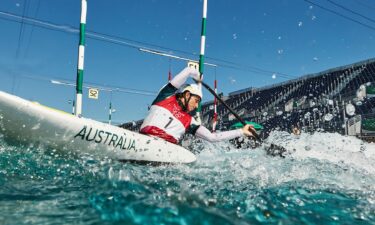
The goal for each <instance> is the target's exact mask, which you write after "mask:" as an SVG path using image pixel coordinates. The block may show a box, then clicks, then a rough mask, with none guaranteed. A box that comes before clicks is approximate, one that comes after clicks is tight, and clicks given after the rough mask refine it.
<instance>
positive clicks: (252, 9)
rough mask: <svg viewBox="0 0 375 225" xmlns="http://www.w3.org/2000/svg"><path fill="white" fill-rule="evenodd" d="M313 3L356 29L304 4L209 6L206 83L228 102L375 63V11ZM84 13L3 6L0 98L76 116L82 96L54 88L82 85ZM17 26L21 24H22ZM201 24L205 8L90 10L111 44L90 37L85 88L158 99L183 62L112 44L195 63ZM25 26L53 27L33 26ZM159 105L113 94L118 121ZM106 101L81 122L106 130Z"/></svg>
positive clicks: (18, 2)
mask: <svg viewBox="0 0 375 225" xmlns="http://www.w3.org/2000/svg"><path fill="white" fill-rule="evenodd" d="M310 1H311V2H314V3H316V4H319V5H321V6H323V7H325V8H328V9H331V10H334V11H335V12H337V13H340V14H342V15H345V16H346V17H348V18H349V20H348V19H345V18H343V17H340V16H338V15H337V14H334V13H332V12H328V11H327V10H323V9H322V8H320V7H318V6H316V5H313V4H311V3H309V2H307V1H303V0H264V1H260V0H259V1H246V0H215V1H213V0H209V1H208V15H207V40H206V62H209V63H213V64H217V65H218V66H217V68H216V69H215V68H213V67H209V66H206V67H205V76H204V79H205V81H206V83H208V84H211V85H212V86H213V81H214V78H215V76H216V77H217V80H218V85H219V87H218V88H219V92H224V94H228V93H229V92H233V91H236V90H239V89H243V88H248V87H251V86H253V87H262V86H265V85H270V84H275V83H280V82H284V81H287V80H289V79H293V78H296V77H300V76H303V75H306V74H311V73H316V72H320V71H323V70H326V69H330V68H333V67H338V66H342V65H346V64H351V63H354V62H358V61H361V60H365V59H369V58H373V57H374V52H375V40H374V34H375V22H374V20H375V17H374V18H371V17H373V13H372V12H373V11H374V10H375V2H373V1H371V0H345V1H338V0H331V2H329V1H327V0H319V1H317V0H310ZM332 2H333V3H337V4H340V5H342V6H345V7H346V8H348V9H350V10H353V11H355V12H357V13H359V14H360V15H361V16H359V15H355V14H353V13H350V12H348V11H345V10H344V9H342V8H340V7H338V6H337V5H334V4H332ZM80 4H81V3H80V1H79V0H54V1H46V0H2V1H1V4H0V30H1V35H0V80H1V82H0V90H2V91H6V92H10V93H13V94H15V95H18V96H21V97H23V98H27V99H31V100H34V101H38V102H40V103H41V104H45V105H48V106H51V107H55V108H59V109H62V110H65V111H68V112H70V111H71V105H70V104H69V103H68V101H69V99H73V98H74V95H75V88H74V87H70V86H63V85H55V84H52V83H51V82H50V80H51V79H58V80H65V81H70V82H73V83H74V82H75V79H76V70H77V54H78V41H79V36H78V34H77V33H75V32H71V28H76V29H77V28H78V27H79V22H80ZM17 16H18V18H19V17H22V16H24V18H25V19H24V23H21V22H20V19H17ZM201 17H202V1H200V0H185V1H183V0H134V1H131V0H128V1H124V0H107V1H103V0H89V1H88V12H87V27H86V28H87V31H88V32H96V33H100V34H102V35H103V34H104V35H107V38H106V40H104V41H103V40H97V39H93V38H89V37H87V39H86V51H85V70H84V83H85V84H98V85H101V86H108V87H121V88H131V89H137V90H145V91H148V92H157V91H158V90H159V89H160V88H161V87H162V86H163V85H164V84H165V83H166V82H167V78H168V70H169V68H171V71H172V74H176V73H178V72H179V71H180V70H181V69H183V68H184V67H185V65H186V62H184V61H181V60H175V59H172V60H171V59H169V58H166V57H162V56H157V55H153V54H149V53H144V52H141V51H139V50H138V49H137V48H134V47H133V48H132V47H129V46H126V45H124V44H123V43H122V44H114V43H113V41H111V40H113V39H116V40H122V42H124V41H125V40H127V42H128V43H132V44H137V45H139V46H143V47H146V48H151V49H155V50H159V51H164V52H168V53H170V54H173V55H176V56H181V57H187V58H192V59H198V54H199V49H200V29H201ZM364 17H367V18H368V19H366V18H364ZM28 18H32V19H36V20H38V21H43V22H46V23H48V24H49V25H45V26H43V27H41V25H40V23H35V24H34V25H31V24H30V22H28V21H29V20H27V19H28ZM372 19H373V21H371V20H372ZM353 20H356V21H358V22H360V23H362V24H366V25H367V26H370V27H366V26H364V25H360V24H358V23H356V22H353ZM55 25H58V27H55V28H51V26H55ZM110 38H111V40H110ZM254 68H258V69H261V71H259V70H257V71H258V72H256V69H254ZM204 95H205V98H204V100H206V101H208V100H212V99H213V98H212V96H211V95H210V94H209V93H208V92H204ZM153 98H154V97H153V96H145V95H137V94H129V93H122V92H121V93H120V92H114V93H113V94H112V104H113V107H114V108H115V109H116V113H114V114H113V120H114V121H116V122H127V121H131V120H138V119H142V118H144V117H145V116H146V114H147V106H148V104H150V103H151V102H152V100H153ZM109 100H110V94H109V92H105V91H102V92H100V94H99V100H91V99H88V98H87V89H84V101H83V114H84V116H85V117H90V118H93V119H96V120H101V121H105V120H107V117H108V112H107V111H108V104H109Z"/></svg>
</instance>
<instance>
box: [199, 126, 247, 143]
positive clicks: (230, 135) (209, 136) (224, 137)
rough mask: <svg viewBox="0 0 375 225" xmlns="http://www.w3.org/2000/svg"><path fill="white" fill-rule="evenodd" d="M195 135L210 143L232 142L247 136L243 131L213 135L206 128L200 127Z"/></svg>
mask: <svg viewBox="0 0 375 225" xmlns="http://www.w3.org/2000/svg"><path fill="white" fill-rule="evenodd" d="M195 135H196V136H197V137H200V138H203V139H205V140H207V141H210V142H218V141H225V140H230V139H233V138H236V137H241V136H244V135H245V134H244V132H243V131H242V129H237V130H230V131H224V132H220V133H211V132H210V131H209V130H208V129H207V128H205V127H204V126H199V128H198V129H197V131H196V132H195Z"/></svg>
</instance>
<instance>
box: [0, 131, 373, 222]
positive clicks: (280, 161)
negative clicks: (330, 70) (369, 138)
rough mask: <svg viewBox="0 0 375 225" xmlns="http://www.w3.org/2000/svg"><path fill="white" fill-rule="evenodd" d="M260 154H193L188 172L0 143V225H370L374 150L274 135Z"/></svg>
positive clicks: (337, 139) (331, 139)
mask: <svg viewBox="0 0 375 225" xmlns="http://www.w3.org/2000/svg"><path fill="white" fill-rule="evenodd" d="M271 137H272V138H271V139H270V140H269V141H270V142H271V141H272V142H273V143H278V144H280V145H283V146H284V147H286V148H287V149H288V155H287V156H286V157H285V158H280V157H270V156H267V155H266V154H265V153H264V151H263V149H262V148H258V149H255V150H237V149H233V148H232V147H231V146H230V145H229V144H226V143H221V144H210V143H203V144H204V145H201V146H197V149H199V151H200V153H199V154H197V157H198V161H197V162H196V163H195V164H192V165H169V166H157V167H155V166H154V167H151V166H144V165H136V164H124V163H120V162H117V161H112V160H110V159H103V158H96V157H95V156H89V155H78V156H76V155H71V154H69V153H63V152H59V151H58V150H54V149H48V148H44V147H40V146H21V145H18V144H10V143H9V142H5V140H4V138H3V137H0V224H215V225H217V224H375V163H374V162H375V145H374V144H368V143H362V142H361V141H359V140H357V139H355V138H350V137H343V136H340V135H338V134H323V133H316V134H313V135H308V134H302V135H301V136H300V137H299V138H296V137H295V136H291V135H289V134H286V133H282V132H275V133H273V134H272V135H271Z"/></svg>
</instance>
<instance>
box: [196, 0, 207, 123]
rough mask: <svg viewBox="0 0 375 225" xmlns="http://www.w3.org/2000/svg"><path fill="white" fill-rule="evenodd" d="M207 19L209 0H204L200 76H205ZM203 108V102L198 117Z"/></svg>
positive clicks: (200, 85)
mask: <svg viewBox="0 0 375 225" xmlns="http://www.w3.org/2000/svg"><path fill="white" fill-rule="evenodd" d="M206 19H207V0H203V17H202V30H201V51H200V54H199V73H200V78H201V79H202V78H203V73H204V50H205V48H206ZM198 86H199V88H200V89H201V90H202V84H201V83H198ZM201 110H202V103H200V104H199V107H198V110H197V117H198V118H200V116H201V115H200V112H201Z"/></svg>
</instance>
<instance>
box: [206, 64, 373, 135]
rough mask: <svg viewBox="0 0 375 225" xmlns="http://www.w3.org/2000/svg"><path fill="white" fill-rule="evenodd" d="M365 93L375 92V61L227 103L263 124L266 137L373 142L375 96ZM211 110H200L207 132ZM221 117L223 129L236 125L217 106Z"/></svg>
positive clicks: (245, 93)
mask: <svg viewBox="0 0 375 225" xmlns="http://www.w3.org/2000/svg"><path fill="white" fill-rule="evenodd" d="M366 90H367V92H369V91H370V92H371V90H375V59H369V60H364V61H361V62H357V63H353V64H350V65H346V66H341V67H337V68H333V69H329V70H326V71H323V72H320V73H316V74H309V75H306V76H303V77H300V78H297V79H293V80H289V81H287V82H283V83H279V84H275V85H269V86H265V87H261V88H246V89H242V90H239V91H235V92H231V93H230V94H229V96H227V97H225V98H226V100H225V101H226V103H227V104H228V105H229V106H231V107H232V108H233V109H235V110H236V111H237V112H238V114H240V115H241V116H242V117H244V118H245V119H246V120H250V121H255V122H259V123H261V124H262V125H263V126H264V127H265V132H263V135H265V136H267V135H268V133H269V132H270V131H271V130H273V129H280V130H286V131H291V128H292V127H293V126H297V127H299V128H300V129H301V130H302V131H304V132H314V131H325V132H338V133H341V134H347V135H355V136H358V137H362V138H364V137H365V138H366V139H367V140H368V139H369V137H370V139H372V140H373V139H374V136H375V129H374V127H375V125H374V124H373V123H374V122H371V121H374V120H373V119H374V113H375V94H374V95H373V94H372V93H367V94H366ZM212 104H213V103H212V102H208V103H205V104H204V105H203V106H202V112H203V122H204V123H205V124H206V125H207V126H210V124H211V123H210V121H211V120H212V118H213V110H212V108H213V107H212ZM218 115H219V118H220V121H219V128H221V129H227V128H229V127H230V125H231V124H233V123H235V122H237V121H235V120H234V118H233V116H232V115H231V114H230V113H229V111H228V110H227V109H226V108H225V107H223V106H222V105H221V106H220V105H219V106H218ZM358 116H359V117H360V118H361V119H358ZM353 121H355V122H353ZM361 124H365V125H366V126H365V128H366V129H363V126H362V125H361ZM353 126H356V127H357V128H355V129H353ZM358 127H360V128H358ZM353 130H354V132H353Z"/></svg>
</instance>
